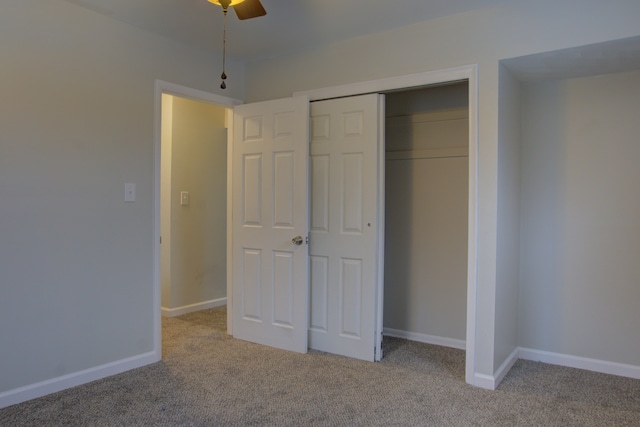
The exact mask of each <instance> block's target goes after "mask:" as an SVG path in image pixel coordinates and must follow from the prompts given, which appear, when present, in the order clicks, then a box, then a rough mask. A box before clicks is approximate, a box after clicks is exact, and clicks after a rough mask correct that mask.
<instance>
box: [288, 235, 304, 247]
mask: <svg viewBox="0 0 640 427" xmlns="http://www.w3.org/2000/svg"><path fill="white" fill-rule="evenodd" d="M302 242H304V239H303V238H302V236H296V237H294V238H293V239H291V243H293V244H294V245H296V246H300V245H301V244H302Z"/></svg>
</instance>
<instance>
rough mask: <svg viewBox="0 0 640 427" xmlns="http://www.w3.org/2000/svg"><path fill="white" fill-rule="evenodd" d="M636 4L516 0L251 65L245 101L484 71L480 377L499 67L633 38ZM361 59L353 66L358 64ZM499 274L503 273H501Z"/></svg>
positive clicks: (492, 226)
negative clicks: (454, 70)
mask: <svg viewBox="0 0 640 427" xmlns="http://www.w3.org/2000/svg"><path fill="white" fill-rule="evenodd" d="M638 17H640V2H637V1H630V0H614V1H609V2H602V1H599V0H567V1H563V2H556V1H552V0H540V1H536V2H531V1H527V0H517V1H513V2H509V3H508V4H505V5H503V6H500V7H495V8H491V9H485V10H480V11H475V12H468V13H461V14H457V15H453V16H449V17H445V18H441V19H436V20H431V21H428V20H427V19H428V17H425V20H426V21H425V22H423V23H420V24H416V25H412V26H407V27H404V28H400V29H396V30H393V31H388V32H385V33H379V34H374V35H370V36H366V37H361V38H356V39H351V40H347V41H344V42H340V43H336V44H333V45H329V46H326V47H324V48H321V49H315V50H308V51H306V52H302V53H297V54H293V55H291V56H288V57H282V58H274V59H269V60H265V61H261V62H256V63H252V64H249V65H248V66H247V99H248V100H250V101H258V100H265V99H273V98H279V97H287V96H290V95H291V94H292V93H293V92H295V91H301V90H309V89H315V88H321V87H327V86H334V85H340V84H346V83H356V82H361V81H367V80H373V79H379V78H384V77H393V76H402V75H406V74H412V73H420V72H426V71H431V70H440V69H445V68H451V67H456V66H461V65H468V64H478V91H479V117H478V121H479V141H478V195H477V196H478V225H477V239H478V244H477V253H478V259H477V265H478V271H477V312H476V326H477V331H478V333H477V337H476V352H475V357H476V359H475V370H476V373H477V374H480V375H484V376H493V375H494V373H495V371H496V369H497V368H498V366H499V365H500V364H501V363H502V361H501V360H499V359H500V358H496V357H494V350H495V341H496V340H495V334H496V325H495V319H496V313H495V304H496V298H497V297H496V292H497V288H496V281H497V278H496V274H497V269H498V263H499V262H504V261H503V260H504V258H501V259H498V254H497V229H498V227H499V224H498V93H499V77H498V70H499V60H501V59H503V58H511V57H517V56H522V55H528V54H533V53H539V52H547V51H551V50H556V49H562V48H568V47H573V46H581V45H586V44H590V43H597V42H601V41H606V40H615V39H620V38H626V37H632V36H637V35H639V34H640V27H639V26H638ZM354 58H357V60H354ZM500 268H502V267H500Z"/></svg>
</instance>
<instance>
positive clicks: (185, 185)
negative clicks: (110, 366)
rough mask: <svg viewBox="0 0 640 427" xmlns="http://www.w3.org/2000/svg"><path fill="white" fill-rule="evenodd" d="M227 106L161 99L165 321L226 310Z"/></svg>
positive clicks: (168, 97) (176, 97)
mask: <svg viewBox="0 0 640 427" xmlns="http://www.w3.org/2000/svg"><path fill="white" fill-rule="evenodd" d="M227 115H228V111H227V108H225V107H221V106H218V105H216V104H211V103H206V102H202V101H197V100H192V99H188V98H184V97H179V96H174V95H168V94H163V95H162V137H161V139H162V141H161V145H162V148H161V184H160V186H161V195H160V199H161V200H160V205H161V219H160V223H161V226H160V227H161V234H162V242H161V288H162V297H161V300H162V302H161V305H162V315H163V316H168V317H173V316H179V315H182V314H186V313H189V312H192V311H198V310H203V309H207V308H212V307H217V306H219V305H224V304H226V197H227V194H226V193H227V191H226V180H227V164H226V162H227V123H226V116H227Z"/></svg>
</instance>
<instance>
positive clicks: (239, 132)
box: [232, 97, 309, 353]
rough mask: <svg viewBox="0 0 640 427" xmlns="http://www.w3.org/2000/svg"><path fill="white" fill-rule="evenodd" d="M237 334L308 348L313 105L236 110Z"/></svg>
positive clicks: (285, 103) (298, 101)
mask: <svg viewBox="0 0 640 427" xmlns="http://www.w3.org/2000/svg"><path fill="white" fill-rule="evenodd" d="M233 123H234V132H233V135H234V142H233V144H234V145H233V158H232V162H233V166H232V168H233V169H232V170H233V172H232V173H233V179H232V181H233V182H232V189H233V190H232V209H233V221H232V222H233V226H232V227H233V234H232V240H233V243H232V252H233V261H232V271H233V298H232V304H233V308H232V311H233V335H234V337H236V338H239V339H243V340H247V341H252V342H256V343H260V344H265V345H270V346H273V347H279V348H283V349H287V350H293V351H297V352H302V353H304V352H306V351H307V347H308V345H307V329H308V305H309V289H308V277H309V270H308V251H307V249H308V248H307V245H306V244H302V245H300V246H298V245H295V244H294V243H293V242H292V238H293V237H295V236H302V237H303V238H304V237H305V236H307V229H308V216H309V208H308V197H307V195H308V155H309V151H308V139H309V103H308V100H307V98H306V97H296V98H290V99H283V100H276V101H268V102H261V103H256V104H247V105H241V106H237V107H235V108H234V120H233Z"/></svg>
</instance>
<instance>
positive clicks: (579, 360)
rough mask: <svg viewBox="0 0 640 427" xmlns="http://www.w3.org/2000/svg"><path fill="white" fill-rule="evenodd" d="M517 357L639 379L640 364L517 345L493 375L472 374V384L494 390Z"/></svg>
mask: <svg viewBox="0 0 640 427" xmlns="http://www.w3.org/2000/svg"><path fill="white" fill-rule="evenodd" d="M518 359H524V360H531V361H534V362H542V363H549V364H552V365H559V366H566V367H568V368H577V369H584V370H587V371H593V372H600V373H602V374H609V375H618V376H621V377H628V378H635V379H640V366H636V365H627V364H624V363H616V362H609V361H606V360H599V359H589V358H586V357H579V356H571V355H568V354H561V353H552V352H550V351H544V350H536V349H532V348H523V347H518V348H516V349H515V350H514V351H513V352H512V353H511V354H510V355H509V357H508V358H507V359H506V360H505V361H504V363H502V365H500V367H499V368H498V369H497V370H496V372H495V373H494V374H493V375H486V374H478V373H476V374H474V382H473V385H475V386H478V387H482V388H486V389H489V390H495V389H496V387H498V385H500V383H501V382H502V380H503V379H504V377H505V376H506V375H507V373H508V372H509V370H510V369H511V368H512V367H513V365H514V364H515V363H516V362H517V361H518Z"/></svg>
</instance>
